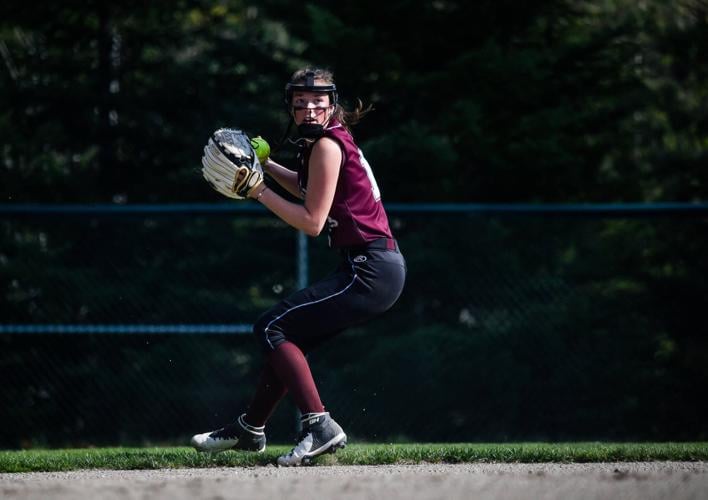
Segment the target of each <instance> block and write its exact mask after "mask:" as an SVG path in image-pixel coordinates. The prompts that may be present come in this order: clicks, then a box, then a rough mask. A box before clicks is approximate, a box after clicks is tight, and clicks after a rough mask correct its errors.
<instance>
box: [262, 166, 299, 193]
mask: <svg viewBox="0 0 708 500" xmlns="http://www.w3.org/2000/svg"><path fill="white" fill-rule="evenodd" d="M263 170H265V171H266V173H267V174H268V175H270V176H271V177H272V178H273V179H275V182H277V183H278V184H280V185H281V186H282V187H283V188H285V189H286V190H287V191H288V192H289V193H290V194H292V195H293V196H295V197H296V198H302V194H300V186H298V183H297V172H295V171H293V170H290V169H289V168H286V167H284V166H282V165H281V164H279V163H276V162H274V161H273V160H271V159H270V158H268V159H267V160H266V161H265V163H264V164H263Z"/></svg>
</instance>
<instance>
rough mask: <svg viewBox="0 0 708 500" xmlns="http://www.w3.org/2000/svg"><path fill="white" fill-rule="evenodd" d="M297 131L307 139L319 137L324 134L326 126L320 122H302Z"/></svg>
mask: <svg viewBox="0 0 708 500" xmlns="http://www.w3.org/2000/svg"><path fill="white" fill-rule="evenodd" d="M297 131H298V132H299V133H300V136H301V137H304V138H305V139H319V138H320V137H322V136H323V135H324V126H323V125H321V124H319V123H301V124H300V125H298V126H297Z"/></svg>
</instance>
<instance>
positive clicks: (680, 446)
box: [0, 443, 708, 472]
mask: <svg viewBox="0 0 708 500" xmlns="http://www.w3.org/2000/svg"><path fill="white" fill-rule="evenodd" d="M288 449H289V447H286V446H269V447H268V450H267V451H266V452H265V453H262V454H254V453H245V452H236V451H228V452H224V453H220V454H216V455H209V454H202V453H197V452H195V451H194V450H192V449H191V448H87V449H70V450H24V451H0V472H32V471H66V470H76V469H162V468H184V467H253V466H259V465H268V464H272V463H274V462H275V459H276V458H277V456H278V455H280V454H282V453H284V452H286V451H288ZM699 460H708V443H511V444H355V445H350V446H349V447H347V448H346V449H344V450H341V451H339V452H338V453H337V454H336V455H323V456H321V457H318V459H317V461H316V463H317V464H319V465H334V464H337V465H380V464H415V463H421V462H426V463H460V462H520V463H532V462H636V461H699Z"/></svg>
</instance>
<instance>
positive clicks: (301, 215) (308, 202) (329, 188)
mask: <svg viewBox="0 0 708 500" xmlns="http://www.w3.org/2000/svg"><path fill="white" fill-rule="evenodd" d="M341 163H342V150H341V148H340V147H339V144H337V143H336V142H335V141H334V140H332V139H330V138H328V137H324V138H322V139H320V140H319V141H317V142H316V143H315V145H314V146H313V148H312V153H311V155H310V164H309V173H308V179H307V194H306V196H305V203H304V204H303V205H300V204H297V203H292V202H290V201H288V200H286V199H284V198H282V197H281V196H279V195H278V194H277V193H274V192H273V191H272V190H271V189H267V188H266V189H265V190H262V191H260V192H259V193H254V195H253V197H254V198H257V199H258V200H259V201H260V202H261V203H263V204H264V205H265V206H266V207H268V209H269V210H270V211H271V212H273V213H274V214H275V215H277V216H278V217H280V218H281V219H282V220H283V221H285V222H287V223H288V224H290V225H291V226H293V227H294V228H296V229H300V230H301V231H304V232H305V233H306V234H308V235H310V236H317V235H318V234H320V232H321V231H322V229H323V228H324V225H325V222H326V221H327V215H328V214H329V210H330V208H331V207H332V201H333V200H334V192H335V190H336V188H337V179H338V178H339V169H340V165H341Z"/></svg>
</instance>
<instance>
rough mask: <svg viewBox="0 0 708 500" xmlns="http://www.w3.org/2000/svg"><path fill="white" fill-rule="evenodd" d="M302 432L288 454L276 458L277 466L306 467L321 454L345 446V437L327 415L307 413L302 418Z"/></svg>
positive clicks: (337, 425) (332, 451)
mask: <svg viewBox="0 0 708 500" xmlns="http://www.w3.org/2000/svg"><path fill="white" fill-rule="evenodd" d="M301 422H302V432H301V433H300V436H299V438H298V443H297V445H296V446H295V448H293V449H292V450H291V451H290V452H289V453H287V454H285V455H281V456H280V457H278V465H282V466H284V467H292V466H297V465H307V464H309V463H310V462H311V461H312V459H313V458H314V457H316V456H318V455H322V454H323V453H334V452H336V451H337V450H338V449H339V448H344V447H345V446H346V445H347V435H346V434H345V433H344V431H343V430H342V428H341V427H340V426H339V424H338V423H337V422H335V421H334V419H332V417H330V416H329V413H307V414H305V415H303V416H302V418H301Z"/></svg>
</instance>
